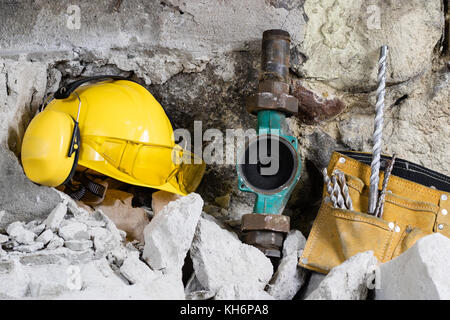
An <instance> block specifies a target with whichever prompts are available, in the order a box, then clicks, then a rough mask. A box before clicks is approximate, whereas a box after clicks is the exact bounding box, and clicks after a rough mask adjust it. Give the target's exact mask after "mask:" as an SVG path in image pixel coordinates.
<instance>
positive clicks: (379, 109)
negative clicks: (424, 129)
mask: <svg viewBox="0 0 450 320" xmlns="http://www.w3.org/2000/svg"><path fill="white" fill-rule="evenodd" d="M387 52H388V47H387V46H382V47H381V50H380V59H379V60H378V87H377V92H376V94H377V102H376V104H375V112H376V116H375V125H374V130H373V148H372V163H371V165H370V168H371V174H370V189H369V209H368V213H369V214H374V213H375V207H376V205H377V199H378V185H379V181H380V176H379V174H380V158H381V140H382V135H383V112H384V95H385V93H386V90H385V89H386V57H387Z"/></svg>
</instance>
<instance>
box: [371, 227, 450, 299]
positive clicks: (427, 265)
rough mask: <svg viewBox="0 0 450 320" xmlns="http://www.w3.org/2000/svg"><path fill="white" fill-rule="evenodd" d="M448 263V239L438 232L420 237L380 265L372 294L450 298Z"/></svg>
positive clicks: (406, 297)
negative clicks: (412, 244)
mask: <svg viewBox="0 0 450 320" xmlns="http://www.w3.org/2000/svg"><path fill="white" fill-rule="evenodd" d="M449 266H450V239H448V238H447V237H445V236H443V235H441V234H438V233H436V234H432V235H429V236H426V237H424V238H421V239H420V240H418V241H417V242H416V243H415V244H414V246H412V247H411V248H410V249H408V250H407V251H406V252H404V253H403V254H401V255H400V256H398V257H397V258H395V259H393V260H391V261H388V262H386V263H384V264H382V265H380V268H379V274H378V276H379V279H375V285H377V284H378V285H379V288H377V287H375V288H376V289H377V290H376V291H375V297H376V299H377V300H384V299H389V300H390V299H407V300H430V299H431V300H435V299H441V300H449V299H450V277H449V275H448V270H449ZM376 276H377V274H376ZM377 280H378V281H377Z"/></svg>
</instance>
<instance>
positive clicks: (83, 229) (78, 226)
mask: <svg viewBox="0 0 450 320" xmlns="http://www.w3.org/2000/svg"><path fill="white" fill-rule="evenodd" d="M65 222H67V223H65V224H64V225H63V226H62V227H61V228H59V231H58V234H59V236H60V237H61V238H63V239H64V240H66V241H68V240H88V239H89V238H90V237H89V234H88V233H87V226H86V225H85V224H84V223H81V222H77V221H70V222H69V221H67V220H66V221H65Z"/></svg>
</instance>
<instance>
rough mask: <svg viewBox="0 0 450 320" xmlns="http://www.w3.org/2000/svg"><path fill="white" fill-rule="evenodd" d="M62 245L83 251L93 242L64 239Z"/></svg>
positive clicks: (90, 246)
mask: <svg viewBox="0 0 450 320" xmlns="http://www.w3.org/2000/svg"><path fill="white" fill-rule="evenodd" d="M64 246H65V247H66V248H69V249H70V250H74V251H85V250H88V249H90V248H92V246H93V243H92V241H91V240H68V241H67V240H66V241H64Z"/></svg>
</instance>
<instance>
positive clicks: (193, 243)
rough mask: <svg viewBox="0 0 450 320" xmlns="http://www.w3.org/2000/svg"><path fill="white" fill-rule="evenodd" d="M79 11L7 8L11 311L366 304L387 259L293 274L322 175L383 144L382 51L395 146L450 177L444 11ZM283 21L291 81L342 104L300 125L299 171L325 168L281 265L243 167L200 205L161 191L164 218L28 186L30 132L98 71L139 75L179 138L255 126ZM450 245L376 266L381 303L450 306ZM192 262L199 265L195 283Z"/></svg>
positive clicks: (319, 4)
mask: <svg viewBox="0 0 450 320" xmlns="http://www.w3.org/2000/svg"><path fill="white" fill-rule="evenodd" d="M72 4H73V3H72V1H69V0H61V1H58V2H57V3H56V2H55V3H53V2H50V1H34V2H33V5H29V6H26V5H24V1H8V2H3V3H2V4H0V21H2V23H1V24H0V34H1V35H2V36H1V37H0V48H1V49H0V119H1V121H0V176H1V179H0V299H1V298H6V299H11V298H49V299H89V298H93V299H129V298H135V299H185V298H187V299H292V298H294V299H297V298H298V297H299V296H300V298H303V297H306V298H308V299H365V298H367V295H368V289H367V285H366V280H367V278H368V277H369V276H370V272H369V270H372V267H373V266H374V265H376V263H377V261H376V259H375V258H374V257H373V255H372V254H371V253H370V252H365V253H360V254H358V255H356V256H354V257H352V258H350V259H349V260H347V261H346V262H344V263H343V264H342V265H340V266H337V267H336V268H334V269H333V270H331V272H330V273H329V274H328V275H326V276H325V275H322V274H319V273H315V272H313V273H311V276H310V277H309V281H306V280H307V278H306V274H308V273H309V271H306V270H304V269H302V268H300V267H298V266H297V263H296V262H297V261H296V260H297V259H298V256H299V254H300V252H301V250H302V248H303V246H304V238H303V236H302V233H303V234H304V235H305V236H306V235H307V234H308V232H309V229H310V227H311V224H312V221H313V220H314V218H315V215H316V212H317V210H316V208H314V204H316V203H319V200H320V198H321V196H322V194H321V190H322V189H321V179H317V168H321V167H324V166H325V165H326V164H327V163H328V160H329V157H330V155H331V152H332V151H333V150H336V149H340V150H350V149H351V150H356V151H370V150H371V148H372V140H371V136H372V130H373V118H374V113H373V106H374V104H375V95H376V92H375V88H376V79H377V77H376V73H377V60H378V51H379V47H380V45H381V44H385V43H386V44H388V45H389V48H390V50H389V52H390V53H389V58H388V68H389V72H388V78H387V83H388V84H389V85H388V86H387V87H386V97H385V104H386V108H385V121H384V123H385V128H384V131H385V132H386V134H385V135H384V136H383V145H384V146H385V149H384V150H383V152H384V153H386V154H393V153H395V154H397V155H398V156H399V157H400V158H403V159H408V160H411V161H414V162H416V163H420V164H423V165H424V166H426V167H429V168H431V169H433V170H436V171H440V172H442V173H443V174H446V175H450V157H448V145H449V143H450V125H449V114H450V109H449V108H450V106H449V103H448V102H449V101H450V80H449V79H450V76H449V75H450V67H449V64H448V57H449V52H448V51H445V50H444V48H443V46H444V44H448V43H450V41H449V39H448V35H446V34H445V33H446V30H447V31H448V28H447V27H446V26H445V23H444V20H445V13H444V9H445V6H443V5H442V4H443V2H442V1H441V0H429V1H423V0H404V1H401V3H400V2H396V1H382V0H373V1H370V2H367V1H363V0H355V1H343V0H292V1H279V0H276V1H275V0H271V1H261V0H249V1H241V0H229V1H217V3H216V4H215V6H214V10H212V11H211V10H205V8H210V7H211V6H210V3H209V2H208V1H206V0H198V1H197V0H196V1H193V0H188V1H179V0H165V1H143V0H129V1H123V3H122V7H121V12H113V11H112V10H109V9H110V7H111V2H110V1H106V0H99V1H96V2H93V1H80V3H79V7H80V12H81V14H82V19H81V21H82V25H81V28H80V29H79V30H73V29H70V28H68V27H66V26H67V22H68V21H66V19H67V18H68V14H67V9H68V6H70V5H72ZM377 12H378V13H380V15H379V16H377ZM130 17H133V18H132V19H130ZM142 21H145V23H142ZM224 26H226V28H224ZM280 27H282V28H283V29H285V30H286V31H288V32H289V33H290V34H291V57H290V64H291V68H290V70H289V71H290V74H291V76H292V80H293V84H297V83H299V84H301V86H302V88H304V89H305V90H310V91H311V92H313V93H314V96H317V98H318V99H324V100H329V99H332V100H334V99H336V100H338V101H339V102H340V105H339V109H338V111H339V113H338V114H333V117H332V118H330V119H326V120H323V119H321V121H318V122H319V123H314V125H310V124H308V123H306V122H305V121H304V118H305V117H304V115H303V116H302V115H299V116H298V117H296V116H294V117H291V118H289V119H288V124H289V130H290V132H291V134H292V135H293V136H295V137H296V138H298V140H299V149H300V151H301V156H302V159H301V160H302V162H303V163H305V164H308V163H309V162H311V163H313V164H315V166H316V167H317V168H315V167H314V166H313V165H305V166H303V168H302V175H301V180H300V182H299V184H298V185H297V187H296V190H295V192H294V193H293V195H292V197H291V200H290V201H289V203H288V204H287V206H286V209H285V213H287V214H289V215H291V221H292V226H295V227H296V228H299V229H300V230H301V232H302V233H300V232H299V231H292V232H291V233H290V234H289V235H288V237H287V238H286V240H285V242H284V248H283V256H282V260H281V261H280V264H279V266H278V267H277V268H276V269H275V270H274V268H273V265H272V263H271V262H270V260H269V259H268V258H266V257H265V256H264V255H263V254H262V253H261V252H260V251H258V250H257V249H255V248H254V247H251V246H248V245H245V244H243V243H242V242H241V241H240V240H239V237H238V233H239V232H238V231H236V232H234V231H232V230H237V228H236V227H238V226H239V225H240V221H241V216H242V215H243V214H246V213H250V212H252V210H253V205H254V200H255V199H254V195H252V194H248V193H243V192H241V191H239V190H237V188H236V170H235V167H234V166H230V165H229V164H219V163H218V164H212V165H208V170H207V171H206V173H205V177H204V182H203V183H201V184H200V186H199V188H198V189H197V191H196V192H197V193H198V194H190V195H188V196H186V197H180V196H178V195H173V194H169V193H167V192H164V191H158V192H154V193H153V194H152V204H151V209H152V210H150V206H147V208H144V207H136V208H135V207H133V206H132V195H131V194H130V193H128V192H125V191H121V190H118V189H119V188H118V187H117V189H115V188H111V189H109V190H108V192H107V195H106V198H105V201H104V202H103V203H102V204H101V205H99V206H96V207H95V208H91V207H88V206H85V205H82V204H81V203H77V201H75V200H73V199H71V198H70V197H69V196H68V195H66V194H64V193H62V192H60V191H58V190H56V189H55V188H49V187H44V186H39V185H37V184H35V183H33V182H31V181H30V180H29V179H28V178H27V177H26V176H25V174H24V171H23V168H22V166H21V164H20V155H21V145H22V138H23V135H24V132H25V129H26V127H27V125H28V124H29V122H30V120H31V119H32V117H33V116H34V115H35V114H36V112H37V111H38V108H39V106H40V105H41V104H42V103H43V102H44V100H45V99H46V98H47V97H48V96H49V95H50V94H51V93H53V92H55V90H56V89H57V88H59V87H60V86H61V85H62V84H67V83H69V82H71V81H73V80H76V79H80V78H83V77H87V76H92V75H98V74H118V75H123V76H125V77H133V78H134V79H136V80H137V81H138V82H140V83H142V84H144V85H145V86H146V88H147V89H148V90H149V91H150V92H151V93H152V94H153V95H154V97H155V98H156V100H157V101H158V102H159V103H160V104H161V105H162V106H163V107H164V108H165V111H166V113H167V114H168V115H169V116H170V118H171V122H172V125H173V127H174V128H188V129H189V130H190V129H191V128H192V124H193V121H194V120H196V121H202V125H203V130H206V129H207V128H219V129H220V130H222V129H223V128H243V129H244V130H246V129H248V128H254V127H255V122H256V118H255V117H254V116H251V115H249V114H248V113H247V111H246V110H245V107H244V102H243V101H244V100H245V97H246V96H248V94H249V93H250V92H253V91H254V89H255V88H254V85H255V83H256V78H257V75H258V69H259V67H260V44H261V42H260V40H261V35H262V32H263V31H264V30H267V29H272V28H280ZM43 30H45V32H44V31H43ZM118 30H120V32H119V33H118ZM291 89H292V88H291ZM218 110H220V112H217V111H218ZM322 120H323V121H322ZM392 133H395V134H392ZM205 181H206V182H205ZM111 185H112V184H111ZM318 190H319V191H318ZM204 204H205V205H204ZM202 211H204V212H203V213H202ZM212 216H213V217H214V218H215V219H213V218H212ZM294 223H295V225H294ZM230 227H231V228H230ZM233 228H234V229H233ZM449 251H450V248H449V245H448V239H446V238H443V237H442V236H439V235H432V236H428V237H425V238H423V239H421V240H420V241H418V242H417V243H416V245H415V246H414V247H413V248H411V249H410V250H408V251H407V252H405V253H404V254H402V255H401V256H399V257H397V258H396V259H394V260H393V261H391V262H388V263H385V264H383V265H381V266H380V267H379V272H380V274H381V277H380V283H379V284H380V286H381V287H380V289H377V290H376V292H375V298H376V299H395V298H406V299H408V298H414V299H426V298H435V299H449V289H448V288H449V283H448V280H449V277H448V276H447V277H446V276H445V273H444V272H445V271H447V269H448V265H449V260H448V258H449V256H448V252H449ZM187 255H189V257H187ZM187 258H190V259H191V260H192V262H193V268H194V271H193V274H192V275H190V274H188V275H187V276H188V277H189V276H191V278H190V279H189V281H188V283H187V284H186V285H185V286H183V281H182V276H184V275H183V267H184V266H185V261H186V260H189V259H187ZM189 272H191V271H189ZM419 288H420V289H419ZM299 293H301V294H300V295H299Z"/></svg>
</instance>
